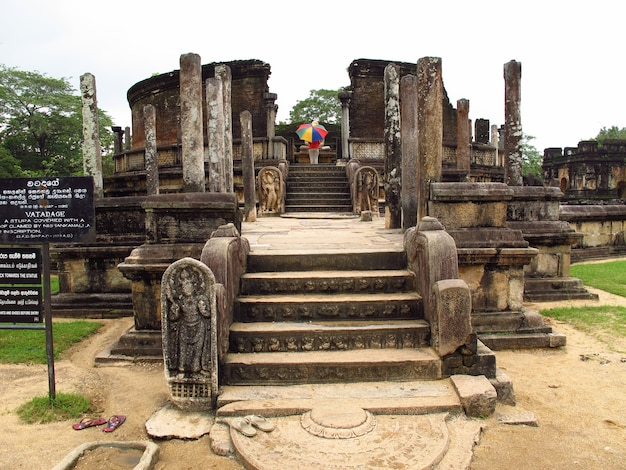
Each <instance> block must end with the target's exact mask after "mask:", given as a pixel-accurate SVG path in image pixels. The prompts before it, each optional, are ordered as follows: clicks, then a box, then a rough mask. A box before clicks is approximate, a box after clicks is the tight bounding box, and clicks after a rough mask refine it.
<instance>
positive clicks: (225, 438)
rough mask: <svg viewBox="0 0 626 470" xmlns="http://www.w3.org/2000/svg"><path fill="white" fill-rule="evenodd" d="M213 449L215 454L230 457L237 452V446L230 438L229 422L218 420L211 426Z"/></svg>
mask: <svg viewBox="0 0 626 470" xmlns="http://www.w3.org/2000/svg"><path fill="white" fill-rule="evenodd" d="M209 440H210V441H211V450H212V451H213V453H214V454H215V455H221V456H222V457H230V456H232V455H234V454H235V446H233V441H232V440H231V438H230V428H229V426H228V424H226V423H222V422H217V423H215V424H214V425H213V427H212V428H211V432H210V434H209Z"/></svg>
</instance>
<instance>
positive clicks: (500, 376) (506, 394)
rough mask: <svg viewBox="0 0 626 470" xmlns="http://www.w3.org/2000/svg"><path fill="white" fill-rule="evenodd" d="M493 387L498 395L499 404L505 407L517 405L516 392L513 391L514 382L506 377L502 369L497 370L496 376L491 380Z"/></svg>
mask: <svg viewBox="0 0 626 470" xmlns="http://www.w3.org/2000/svg"><path fill="white" fill-rule="evenodd" d="M489 381H490V382H491V385H493V387H494V388H495V389H496V392H497V394H498V402H500V403H504V404H505V405H511V406H514V405H515V401H516V400H515V391H514V390H513V381H512V380H511V379H510V377H509V376H508V375H506V374H505V373H504V372H503V371H502V369H498V368H496V376H495V377H494V378H491V379H489Z"/></svg>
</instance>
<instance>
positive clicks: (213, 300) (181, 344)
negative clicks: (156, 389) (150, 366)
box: [161, 257, 221, 410]
mask: <svg viewBox="0 0 626 470" xmlns="http://www.w3.org/2000/svg"><path fill="white" fill-rule="evenodd" d="M161 286H162V287H161V331H162V335H163V340H162V341H163V362H164V366H165V377H166V379H167V384H168V386H169V389H170V399H171V401H172V402H173V403H174V404H175V405H176V406H178V407H179V408H181V409H184V410H207V409H209V408H211V407H212V405H213V402H214V399H215V398H217V390H218V370H217V369H218V361H217V308H218V307H217V290H218V286H221V284H217V283H216V282H215V276H214V275H213V273H212V272H211V270H210V269H209V268H208V267H207V266H206V265H205V264H204V263H202V262H200V261H198V260H196V259H193V258H189V257H185V258H182V259H180V260H178V261H175V262H173V263H172V264H171V265H170V266H169V267H168V268H167V269H166V270H165V272H164V273H163V277H162V280H161Z"/></svg>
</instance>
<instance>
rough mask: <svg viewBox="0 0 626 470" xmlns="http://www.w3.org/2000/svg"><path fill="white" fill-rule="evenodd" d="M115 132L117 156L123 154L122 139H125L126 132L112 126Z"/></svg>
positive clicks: (114, 143)
mask: <svg viewBox="0 0 626 470" xmlns="http://www.w3.org/2000/svg"><path fill="white" fill-rule="evenodd" d="M111 130H112V131H113V154H114V155H117V154H119V153H122V139H123V138H124V131H123V130H122V128H121V127H120V126H111Z"/></svg>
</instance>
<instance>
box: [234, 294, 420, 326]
mask: <svg viewBox="0 0 626 470" xmlns="http://www.w3.org/2000/svg"><path fill="white" fill-rule="evenodd" d="M234 314H235V318H236V319H237V320H238V321H242V322H256V321H310V320H320V319H322V320H339V319H343V320H368V319H387V320H392V319H422V318H423V315H424V312H423V303H422V298H421V297H420V296H419V294H417V293H416V292H407V293H383V294H335V295H327V294H295V295H272V296H267V295H266V296H264V295H246V296H240V297H238V298H237V299H236V300H235V305H234Z"/></svg>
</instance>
